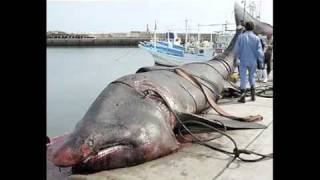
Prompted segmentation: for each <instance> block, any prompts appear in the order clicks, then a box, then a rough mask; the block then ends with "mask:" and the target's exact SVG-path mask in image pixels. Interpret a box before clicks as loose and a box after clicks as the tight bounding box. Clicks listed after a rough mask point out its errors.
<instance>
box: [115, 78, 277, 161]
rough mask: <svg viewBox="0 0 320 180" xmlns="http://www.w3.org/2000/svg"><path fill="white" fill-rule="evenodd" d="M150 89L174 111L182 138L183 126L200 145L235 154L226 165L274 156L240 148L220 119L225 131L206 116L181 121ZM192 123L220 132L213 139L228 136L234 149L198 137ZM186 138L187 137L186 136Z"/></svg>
mask: <svg viewBox="0 0 320 180" xmlns="http://www.w3.org/2000/svg"><path fill="white" fill-rule="evenodd" d="M113 83H122V84H125V85H128V86H130V87H132V86H131V85H129V84H127V83H124V82H121V81H115V82H113ZM132 88H133V87H132ZM150 91H153V92H154V93H155V94H156V95H158V96H159V97H160V98H161V99H162V100H163V102H164V104H165V105H166V106H167V107H168V109H169V111H170V112H172V113H173V115H174V116H175V118H176V120H177V121H178V124H177V128H178V131H179V135H180V136H181V137H182V138H184V137H183V135H182V133H181V128H183V129H184V130H185V131H186V132H187V133H188V134H190V135H191V136H192V137H193V138H194V140H193V141H192V142H194V143H197V144H199V145H203V146H205V147H208V148H210V149H213V150H216V151H219V152H221V153H224V154H228V155H233V159H232V160H231V161H230V162H229V163H228V164H227V166H226V167H229V165H230V164H231V163H232V162H233V161H234V160H236V159H239V160H241V161H243V162H257V161H261V160H263V159H266V158H272V157H273V154H272V153H271V154H267V155H264V154H260V153H256V152H254V151H250V150H246V149H239V148H238V145H237V143H236V142H235V140H234V139H233V138H232V137H231V136H230V135H228V134H226V133H225V131H226V126H225V125H224V124H223V123H222V122H220V121H218V120H215V122H218V123H220V124H221V125H222V126H223V127H224V129H223V131H222V130H219V129H218V128H216V127H214V126H212V125H210V123H212V121H210V120H208V119H206V118H204V117H202V119H203V120H204V121H206V123H204V122H200V121H195V120H186V121H184V122H183V121H181V119H180V118H179V116H178V114H177V112H176V111H175V110H173V109H172V107H171V106H170V104H169V103H168V102H167V100H166V99H165V98H164V97H163V96H162V95H161V94H159V93H158V92H156V91H154V90H150ZM190 123H191V124H197V125H200V126H203V127H206V128H208V129H211V130H213V131H216V132H218V133H220V136H218V137H214V138H211V139H212V140H213V139H217V138H219V137H222V136H225V137H227V138H228V139H229V140H230V141H231V142H232V143H233V145H234V149H233V151H232V152H230V151H227V150H224V149H221V148H217V147H214V146H212V145H210V144H208V143H207V141H209V140H210V139H207V140H201V139H200V138H198V137H197V136H196V135H195V134H194V133H193V132H192V130H190V129H189V128H188V127H187V125H188V124H189V125H190ZM184 139H185V138H184ZM241 154H247V155H251V154H253V155H256V156H260V157H259V158H255V159H246V158H242V157H240V155H241Z"/></svg>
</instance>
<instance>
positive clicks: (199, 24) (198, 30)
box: [198, 24, 200, 44]
mask: <svg viewBox="0 0 320 180" xmlns="http://www.w3.org/2000/svg"><path fill="white" fill-rule="evenodd" d="M198 43H199V44H200V24H198Z"/></svg>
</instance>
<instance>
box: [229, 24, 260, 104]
mask: <svg viewBox="0 0 320 180" xmlns="http://www.w3.org/2000/svg"><path fill="white" fill-rule="evenodd" d="M253 29H254V24H253V22H246V23H245V30H246V31H245V32H244V33H242V34H241V35H239V37H238V39H237V41H236V44H235V47H234V49H233V52H234V55H235V57H237V58H239V59H240V68H239V70H240V72H239V73H240V89H241V96H240V99H239V100H238V101H239V102H242V103H245V102H246V100H245V97H246V82H247V70H248V71H249V83H250V85H251V100H252V101H255V79H254V73H255V72H256V67H257V59H258V61H259V62H260V63H263V59H264V53H263V50H262V46H261V42H260V38H259V37H258V36H257V35H255V34H254V33H253Z"/></svg>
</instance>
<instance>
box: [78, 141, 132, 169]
mask: <svg viewBox="0 0 320 180" xmlns="http://www.w3.org/2000/svg"><path fill="white" fill-rule="evenodd" d="M131 147H132V145H130V144H120V143H113V144H107V145H104V146H103V147H101V148H100V149H99V150H98V151H96V152H95V153H93V154H92V155H89V156H88V157H86V158H85V159H84V160H83V161H82V164H86V163H87V162H89V161H99V160H104V159H105V158H106V157H107V156H112V155H114V154H117V153H118V152H121V151H123V150H124V149H128V148H131Z"/></svg>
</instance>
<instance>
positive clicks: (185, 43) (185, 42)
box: [184, 19, 188, 51]
mask: <svg viewBox="0 0 320 180" xmlns="http://www.w3.org/2000/svg"><path fill="white" fill-rule="evenodd" d="M187 43H188V20H187V19H186V38H185V41H184V48H185V50H186V51H187Z"/></svg>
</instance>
